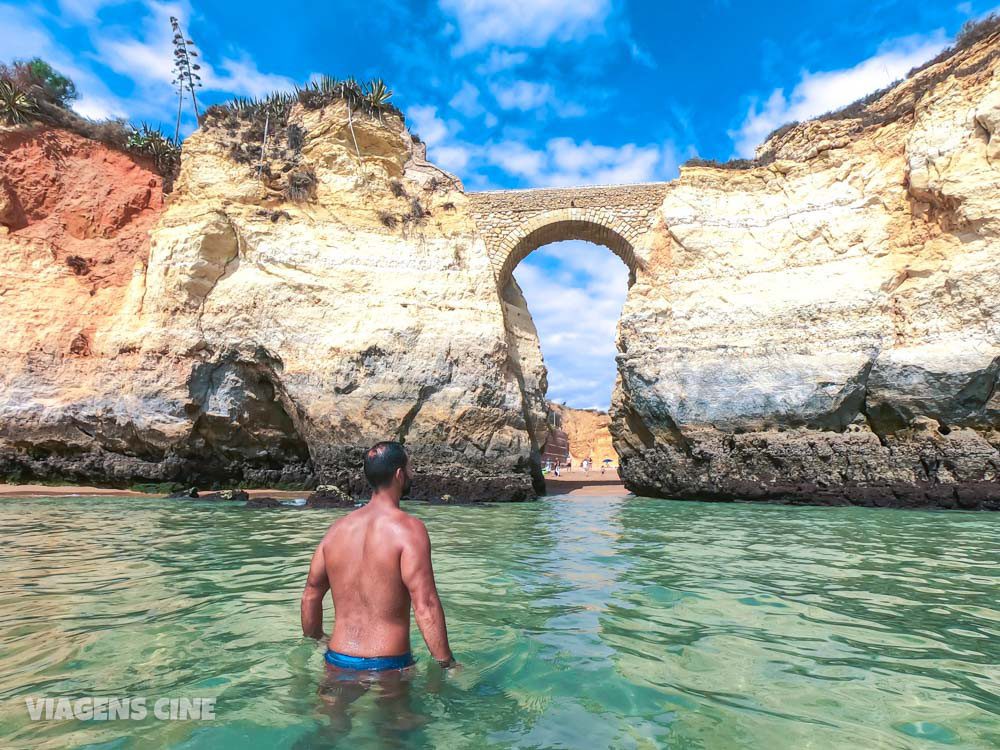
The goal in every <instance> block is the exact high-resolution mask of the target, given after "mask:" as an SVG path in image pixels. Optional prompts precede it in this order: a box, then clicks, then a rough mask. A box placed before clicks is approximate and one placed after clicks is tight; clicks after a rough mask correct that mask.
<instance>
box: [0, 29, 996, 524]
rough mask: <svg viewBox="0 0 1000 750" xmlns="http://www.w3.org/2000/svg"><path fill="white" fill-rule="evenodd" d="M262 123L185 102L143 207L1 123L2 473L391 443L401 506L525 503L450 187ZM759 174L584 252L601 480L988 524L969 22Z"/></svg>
mask: <svg viewBox="0 0 1000 750" xmlns="http://www.w3.org/2000/svg"><path fill="white" fill-rule="evenodd" d="M268 124H269V129H268V140H267V144H268V145H267V150H266V154H265V156H264V158H263V160H261V144H262V142H263V136H264V130H265V128H264V122H262V121H261V120H260V119H259V118H256V119H255V118H254V117H252V116H251V117H249V119H248V118H247V117H244V116H243V115H241V114H240V113H239V112H237V111H236V110H230V111H228V112H227V111H225V110H221V111H219V112H216V113H214V114H212V115H211V116H210V117H209V119H208V121H207V123H206V124H205V126H204V127H202V128H201V129H200V130H199V131H198V132H197V133H195V134H194V135H193V136H192V137H191V138H189V139H188V141H187V142H186V143H185V146H184V157H183V166H182V172H181V175H180V178H179V179H178V181H177V183H176V185H175V189H174V191H173V193H172V194H171V196H170V197H169V201H168V203H167V205H166V206H164V205H163V200H162V192H161V185H160V182H159V178H158V177H157V176H156V175H155V174H154V173H153V172H152V171H151V170H150V169H148V167H147V166H146V165H143V164H141V163H139V162H136V161H135V160H133V159H132V158H130V157H127V156H124V155H122V154H120V153H117V152H114V151H112V150H109V149H107V148H106V147H103V146H99V145H97V144H94V143H92V142H90V141H86V140H84V139H82V138H80V137H78V136H74V135H71V134H68V133H65V132H59V131H54V130H51V129H46V128H42V127H29V128H21V129H0V311H2V315H0V358H2V361H3V363H4V367H3V368H2V369H0V475H3V476H5V477H23V478H43V479H64V480H70V481H87V482H100V483H111V484H125V483H128V482H134V481H140V480H147V481H148V480H152V481H181V482H184V483H188V484H202V485H206V484H214V483H226V484H231V483H236V482H243V483H252V484H260V485H263V484H270V485H274V484H280V483H295V484H310V483H316V482H324V483H333V484H339V485H340V486H341V487H342V488H343V489H345V490H348V491H351V492H354V493H358V494H360V493H362V492H363V490H364V488H363V486H362V480H361V475H360V470H359V469H360V465H361V455H362V452H363V450H364V449H365V448H367V447H368V446H370V445H371V444H372V443H374V442H375V441H377V440H382V439H386V438H394V439H399V440H403V441H405V442H406V444H407V446H408V447H409V448H410V450H411V453H412V454H413V456H414V458H415V460H416V464H417V468H418V471H419V472H420V474H421V476H420V478H419V481H418V482H417V485H416V487H417V491H418V496H420V495H423V496H427V497H433V496H436V495H441V494H451V495H452V496H453V497H455V498H464V499H473V500H475V499H508V500H517V499H524V498H527V497H530V496H531V495H532V494H533V492H534V491H537V490H539V489H540V488H541V487H542V486H543V485H542V484H541V476H540V472H539V471H538V448H539V446H541V445H542V443H543V442H544V439H545V432H546V427H545V414H546V406H545V402H544V391H545V377H546V376H545V368H544V364H543V362H542V358H541V351H540V349H539V346H538V338H537V334H536V332H535V330H534V325H533V324H532V322H531V318H530V315H529V314H528V312H527V306H526V304H525V302H524V299H523V297H522V295H521V293H520V290H518V289H517V287H516V285H508V286H507V287H506V288H505V289H503V290H498V289H497V278H498V277H501V278H502V271H503V269H504V268H505V266H504V265H503V264H504V263H505V262H506V261H505V259H503V258H494V260H493V261H491V259H490V257H489V255H488V252H487V249H486V244H485V240H484V233H483V231H482V229H481V227H480V226H479V225H477V223H476V219H475V218H474V216H473V213H472V211H471V210H470V207H469V202H470V201H469V198H468V197H467V196H466V195H465V193H464V192H463V190H462V186H461V184H460V183H459V182H458V181H457V180H456V179H455V178H454V177H452V176H451V175H448V174H446V173H444V172H442V171H441V170H438V169H437V168H435V167H434V166H433V165H431V164H429V163H428V162H427V161H426V160H425V159H424V155H423V153H422V149H421V148H420V145H419V144H417V143H415V142H414V141H413V140H412V139H411V137H410V135H409V134H408V133H407V131H406V129H405V127H404V126H403V123H402V122H401V121H400V120H399V119H398V118H397V117H395V116H392V115H386V116H385V117H384V118H382V119H381V120H380V119H377V118H373V117H369V116H367V115H360V114H359V115H356V116H354V117H353V118H351V117H349V116H348V113H347V112H346V109H345V108H344V105H343V104H342V103H341V104H331V105H328V106H324V107H319V108H308V107H305V106H303V105H302V104H297V105H295V106H294V107H292V109H291V111H290V114H289V115H288V116H287V118H285V117H284V116H282V117H281V118H277V120H276V121H275V122H272V121H268ZM352 124H353V132H352V129H351V125H352ZM761 157H762V158H761V160H760V162H759V163H758V165H757V166H755V167H753V168H751V169H744V170H727V169H716V168H710V167H692V168H685V169H684V170H683V171H682V174H681V177H680V179H678V180H676V181H674V182H673V183H671V184H670V185H669V186H666V187H665V188H664V187H662V186H657V187H656V191H655V192H656V200H657V201H659V196H660V194H661V192H660V191H661V190H662V191H663V192H662V194H663V195H664V196H665V197H664V198H663V201H662V204H661V205H660V207H659V209H657V210H656V211H655V213H656V219H655V223H654V226H653V229H652V230H651V231H645V230H644V231H643V233H641V235H640V234H639V233H636V234H635V237H636V238H639V239H635V247H634V248H633V247H632V246H631V244H629V242H628V241H627V240H626V239H624V237H623V236H622V235H615V236H617V238H618V239H617V240H616V242H618V243H619V244H621V243H624V244H626V245H628V247H624V246H619V247H617V251H619V252H621V253H623V254H624V255H625V256H627V258H628V259H629V260H628V261H627V262H629V264H630V267H631V266H634V277H635V278H634V283H632V285H631V287H630V290H629V294H628V298H627V301H626V303H625V307H624V310H623V315H622V320H621V324H620V327H619V341H618V344H619V349H620V355H619V374H620V378H619V384H618V386H617V388H616V392H615V395H614V403H613V410H612V423H611V425H610V432H611V434H612V436H613V438H614V444H615V445H614V447H615V449H616V450H617V452H618V454H619V455H620V461H621V475H622V477H623V478H624V480H625V482H626V484H627V486H629V487H630V488H631V489H633V490H634V491H636V492H638V493H642V494H649V495H659V496H668V497H680V498H700V499H718V500H773V501H791V502H832V503H847V502H855V503H864V504H878V505H935V506H941V507H961V508H974V507H993V508H997V507H1000V483H998V476H1000V389H998V387H997V384H998V376H1000V330H998V327H997V326H998V325H1000V262H998V260H997V258H998V255H997V251H998V233H1000V218H998V213H997V209H998V207H1000V172H998V169H1000V166H998V165H1000V34H998V33H993V35H992V36H987V37H985V38H982V39H980V41H979V42H978V43H976V44H974V45H971V46H966V47H965V48H963V49H961V50H960V51H959V52H957V53H955V54H953V55H951V56H950V57H948V58H947V59H944V60H942V61H939V62H937V63H936V64H934V65H932V66H930V67H928V68H926V69H925V70H923V71H921V72H920V73H918V74H916V75H915V76H913V77H911V78H910V79H908V80H907V81H905V82H904V83H902V84H901V85H899V86H897V87H895V88H894V89H892V90H890V91H889V92H887V93H885V94H883V95H881V96H879V97H876V98H875V99H874V100H873V101H871V102H869V103H867V104H865V105H863V106H859V107H855V108H852V109H851V110H850V111H848V112H846V113H842V115H841V116H838V117H830V118H825V119H821V120H818V121H814V122H809V123H805V124H803V125H799V126H796V127H794V128H791V129H788V130H786V131H785V132H783V133H781V134H779V135H777V136H775V137H774V138H772V139H771V140H770V141H769V142H768V143H766V144H765V145H764V146H763V147H762V151H761ZM550 192H551V191H550ZM639 192H642V191H639ZM646 193H648V191H646ZM646 193H644V194H646ZM647 197H648V196H647ZM599 208H600V207H589V208H588V211H593V212H598V209H599ZM617 208H618V209H622V207H621V206H618V207H617ZM625 208H628V207H625ZM651 210H652V209H650V208H649V207H648V206H643V207H642V208H641V210H640V209H636V210H635V211H633V213H635V212H636V211H638V212H639V213H641V214H642V216H643V217H644V218H645V217H648V216H649V212H650V211H651ZM508 213H509V214H510V215H509V216H505V217H504V221H506V222H508V223H511V224H512V226H513V225H516V221H517V217H516V216H515V215H514V214H515V212H513V211H511V212H508ZM584 214H586V212H584ZM586 215H589V214H586ZM594 215H596V213H595V214H594ZM585 218H586V217H585ZM583 221H584V219H580V220H579V221H576V220H573V221H564V222H562V223H559V222H556V223H553V224H551V225H550V226H547V227H537V228H536V229H537V230H538V233H537V237H539V238H544V239H545V241H552V240H557V239H564V238H565V237H563V236H561V235H560V232H566V231H578V230H579V227H577V226H576V225H577V224H579V223H580V222H583ZM533 231H534V230H533ZM609 232H610V229H608V227H607V226H605V227H603V228H601V229H599V231H595V233H593V235H592V236H593V237H595V238H596V239H598V241H609V242H610V239H609V238H610V237H611V234H610V233H609ZM626 234H628V232H626ZM531 236H533V237H534V236H536V235H534V234H533V235H531ZM630 236H631V235H630ZM602 238H604V239H602ZM539 241H541V240H539ZM512 252H513V251H512Z"/></svg>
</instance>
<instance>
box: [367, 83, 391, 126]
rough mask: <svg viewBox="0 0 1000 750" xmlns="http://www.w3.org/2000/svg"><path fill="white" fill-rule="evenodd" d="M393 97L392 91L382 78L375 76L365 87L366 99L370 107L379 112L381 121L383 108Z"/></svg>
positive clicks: (380, 120)
mask: <svg viewBox="0 0 1000 750" xmlns="http://www.w3.org/2000/svg"><path fill="white" fill-rule="evenodd" d="M390 99H392V91H391V90H390V89H389V87H388V86H386V85H385V81H383V80H382V79H381V78H373V79H372V80H371V81H369V82H368V86H367V87H366V88H365V101H366V102H367V103H368V106H369V108H370V109H371V110H372V111H374V112H376V113H377V114H378V120H379V122H382V110H384V109H385V108H386V105H388V104H389V100H390Z"/></svg>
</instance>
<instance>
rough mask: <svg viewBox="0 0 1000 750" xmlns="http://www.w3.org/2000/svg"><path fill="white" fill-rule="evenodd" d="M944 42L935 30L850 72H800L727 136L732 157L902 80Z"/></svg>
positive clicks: (888, 47)
mask: <svg viewBox="0 0 1000 750" xmlns="http://www.w3.org/2000/svg"><path fill="white" fill-rule="evenodd" d="M947 44H948V40H947V38H946V37H945V35H944V32H943V31H941V30H939V31H937V32H935V33H934V34H931V35H929V36H921V35H914V36H908V37H904V38H902V39H896V40H893V41H891V42H887V43H886V44H883V45H882V46H881V47H880V48H879V51H878V53H877V54H876V55H874V56H872V57H869V58H868V59H867V60H864V61H862V62H860V63H858V64H857V65H855V66H854V67H852V68H846V69H844V70H831V71H822V72H818V73H812V72H810V71H803V73H802V75H801V77H800V79H799V82H798V83H797V84H796V86H795V88H794V89H792V93H791V94H790V95H788V96H786V95H785V91H784V89H780V88H779V89H775V90H774V91H773V92H771V95H770V96H769V97H768V98H767V100H766V101H764V102H763V104H761V103H760V102H759V101H757V100H754V101H752V102H751V104H750V108H749V110H748V111H747V115H746V118H745V119H744V120H743V124H742V125H740V127H739V128H738V129H737V130H735V131H730V133H729V135H730V137H731V138H732V139H733V140H734V142H735V146H736V153H737V154H738V155H739V156H742V157H745V158H750V157H752V156H753V155H754V151H755V149H756V147H757V146H758V145H760V143H761V142H762V141H763V140H764V138H765V137H767V135H768V134H769V133H770V132H771V131H773V130H774V129H775V128H777V127H780V126H781V125H784V124H785V123H788V122H793V121H799V122H801V121H803V120H808V119H810V118H812V117H816V116H817V115H821V114H824V113H826V112H830V111H832V110H835V109H839V108H841V107H843V106H846V105H848V104H850V103H851V102H854V101H856V100H858V99H860V98H862V97H863V96H865V95H866V94H870V93H872V92H873V91H877V90H878V89H881V88H884V87H886V86H888V85H889V84H891V83H893V82H894V81H897V80H899V79H900V78H902V77H903V76H905V75H906V74H907V73H908V72H909V71H910V70H911V69H913V68H914V67H916V66H918V65H920V64H921V63H923V62H926V61H927V60H929V59H930V58H932V57H934V55H936V54H937V53H938V52H940V51H941V50H942V49H944V48H945V47H946V46H947Z"/></svg>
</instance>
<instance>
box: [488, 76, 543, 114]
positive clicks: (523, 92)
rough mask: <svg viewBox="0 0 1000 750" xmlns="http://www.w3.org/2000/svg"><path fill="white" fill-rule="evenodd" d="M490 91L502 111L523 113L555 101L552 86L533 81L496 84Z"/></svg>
mask: <svg viewBox="0 0 1000 750" xmlns="http://www.w3.org/2000/svg"><path fill="white" fill-rule="evenodd" d="M490 91H492V92H493V96H494V97H495V98H496V100H497V104H499V105H500V107H501V108H502V109H518V110H521V111H522V112H526V111H528V110H530V109H538V108H539V107H543V106H544V105H545V104H546V103H548V102H550V101H552V100H553V99H555V91H554V90H553V88H552V86H551V85H550V84H548V83H534V82H533V81H514V82H512V83H508V84H495V85H491V86H490Z"/></svg>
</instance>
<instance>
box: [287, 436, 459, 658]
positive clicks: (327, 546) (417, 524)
mask: <svg viewBox="0 0 1000 750" xmlns="http://www.w3.org/2000/svg"><path fill="white" fill-rule="evenodd" d="M364 471H365V477H366V478H367V480H368V483H369V484H370V485H371V487H372V499H371V501H370V502H369V503H368V504H367V505H365V506H364V507H363V508H360V509H359V510H356V511H354V512H353V513H349V514H348V515H346V516H344V517H343V518H341V519H340V520H338V521H336V522H334V523H333V524H332V525H331V526H330V528H329V529H328V530H327V532H326V535H325V536H324V537H323V540H322V541H321V542H320V543H319V546H318V547H317V548H316V552H315V554H314V555H313V558H312V563H311V564H310V565H309V575H308V577H307V579H306V587H305V591H304V592H303V593H302V633H303V634H304V635H306V636H308V637H311V638H316V639H321V638H325V637H326V634H325V633H324V632H323V598H324V597H325V596H326V592H327V591H330V592H331V593H332V595H333V609H334V623H333V634H332V636H331V637H330V639H329V642H328V644H327V651H326V663H327V664H328V665H329V666H330V667H332V668H334V669H340V670H352V671H367V672H373V671H374V672H382V671H388V670H399V669H405V668H406V667H409V666H411V665H412V664H413V663H414V662H413V654H412V653H411V651H410V608H411V606H412V608H413V614H414V617H415V618H416V620H417V625H418V627H419V628H420V633H421V634H422V635H423V637H424V642H425V643H426V644H427V648H428V650H429V651H430V652H431V656H433V657H434V659H435V660H436V661H437V663H438V664H440V665H441V666H442V667H443V668H445V669H447V668H449V667H452V666H454V665H455V658H454V656H453V655H452V652H451V647H450V646H449V644H448V629H447V627H446V624H445V619H444V609H443V607H442V606H441V600H440V599H439V598H438V593H437V586H436V585H435V583H434V570H433V567H432V566H431V540H430V537H429V536H428V535H427V529H426V528H425V527H424V524H423V522H421V521H420V520H419V519H417V518H414V517H413V516H411V515H409V514H408V513H405V512H404V511H402V510H400V508H399V501H400V498H402V497H403V496H404V495H406V494H407V493H408V492H409V490H410V484H411V482H412V481H413V466H412V464H411V463H410V460H409V457H408V456H407V455H406V450H405V449H404V448H403V446H402V445H401V444H400V443H396V442H382V443H377V444H376V445H374V446H373V447H372V448H371V449H370V450H369V451H368V453H367V454H366V455H365V462H364Z"/></svg>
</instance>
